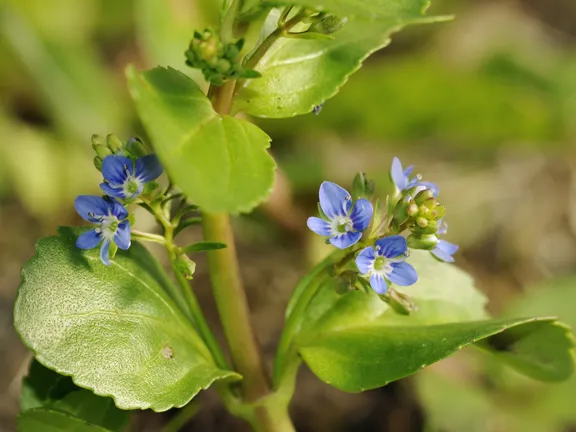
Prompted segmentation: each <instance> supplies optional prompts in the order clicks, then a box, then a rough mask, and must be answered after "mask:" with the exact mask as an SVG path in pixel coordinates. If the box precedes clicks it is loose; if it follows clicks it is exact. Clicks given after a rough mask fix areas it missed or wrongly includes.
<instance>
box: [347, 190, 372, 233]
mask: <svg viewBox="0 0 576 432" xmlns="http://www.w3.org/2000/svg"><path fill="white" fill-rule="evenodd" d="M373 212H374V207H372V203H371V202H370V201H368V200H367V199H364V198H361V199H359V200H358V201H356V204H354V209H353V210H352V214H350V219H352V226H353V227H354V229H355V230H356V231H364V230H365V229H366V228H368V225H370V221H371V220H372V213H373Z"/></svg>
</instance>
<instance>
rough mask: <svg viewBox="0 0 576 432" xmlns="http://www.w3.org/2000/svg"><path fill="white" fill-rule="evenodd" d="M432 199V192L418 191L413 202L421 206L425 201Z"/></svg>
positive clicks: (427, 190)
mask: <svg viewBox="0 0 576 432" xmlns="http://www.w3.org/2000/svg"><path fill="white" fill-rule="evenodd" d="M433 198H434V194H433V193H432V191H431V190H430V189H424V190H423V191H420V192H418V193H417V194H416V197H415V198H414V201H416V204H418V205H422V204H424V203H425V202H426V201H428V200H430V199H433Z"/></svg>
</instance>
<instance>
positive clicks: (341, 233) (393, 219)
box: [308, 158, 458, 295]
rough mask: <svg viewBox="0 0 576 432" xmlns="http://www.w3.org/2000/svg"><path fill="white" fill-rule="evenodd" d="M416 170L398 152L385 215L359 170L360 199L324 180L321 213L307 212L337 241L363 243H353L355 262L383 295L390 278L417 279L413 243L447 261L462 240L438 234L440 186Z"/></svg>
mask: <svg viewBox="0 0 576 432" xmlns="http://www.w3.org/2000/svg"><path fill="white" fill-rule="evenodd" d="M412 171H413V167H412V166H410V167H408V168H406V169H404V168H403V167H402V164H401V162H400V160H399V159H398V158H394V160H393V162H392V167H391V170H390V177H391V180H392V182H393V184H394V189H395V190H394V193H393V194H391V195H389V196H388V197H386V203H387V214H385V215H380V214H378V211H377V212H376V213H375V211H374V208H376V209H379V208H380V203H379V200H377V199H374V187H373V183H372V182H368V181H367V180H366V178H365V177H364V175H363V174H359V175H358V176H357V178H356V179H355V181H354V195H355V196H354V198H356V201H354V199H353V197H352V195H350V194H349V193H348V192H347V191H346V190H345V189H344V188H342V187H340V186H338V185H337V184H335V183H331V182H323V183H322V185H321V186H320V194H319V198H320V202H319V213H320V217H310V218H308V227H309V228H310V229H311V230H312V231H314V232H315V233H316V234H319V235H321V236H324V237H326V238H327V242H329V243H331V244H332V245H334V246H335V247H337V248H339V249H346V248H350V247H352V246H354V245H356V244H358V245H361V246H364V247H363V248H362V247H357V246H356V247H355V248H354V250H353V252H357V254H356V258H355V264H356V267H357V269H358V271H359V274H360V277H361V278H362V279H363V280H366V281H369V283H370V286H371V287H372V289H373V290H374V291H376V292H377V293H378V294H380V295H383V294H386V293H387V292H388V290H389V287H390V284H395V285H399V286H408V285H412V284H414V283H415V282H416V281H417V280H418V274H417V273H416V270H415V269H414V267H413V266H412V265H410V264H409V263H408V262H406V259H407V258H408V257H409V255H410V253H409V249H425V250H429V251H430V252H431V253H432V255H433V256H434V257H435V258H437V259H439V260H441V261H445V262H453V261H454V258H453V256H452V255H454V253H455V252H456V251H457V250H458V246H457V245H454V244H452V243H449V242H447V241H445V240H440V239H439V236H440V235H442V234H445V233H446V231H447V225H446V223H445V222H444V219H443V218H444V215H445V208H444V206H443V205H441V204H440V202H438V199H437V197H438V193H439V189H438V187H437V186H436V185H435V184H434V183H430V182H425V181H423V180H422V176H421V175H419V174H418V175H416V176H414V177H412ZM373 203H374V204H373ZM369 226H372V228H371V229H370V230H368V227H369Z"/></svg>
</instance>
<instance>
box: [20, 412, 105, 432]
mask: <svg viewBox="0 0 576 432" xmlns="http://www.w3.org/2000/svg"><path fill="white" fill-rule="evenodd" d="M18 431H19V432H62V431H66V432H109V431H108V429H105V428H103V427H100V426H97V425H93V424H90V423H88V422H85V421H83V420H80V419H78V418H76V417H73V416H71V415H69V414H66V413H63V412H60V411H55V410H50V409H46V408H34V409H32V410H29V411H26V412H24V413H22V414H20V415H19V416H18Z"/></svg>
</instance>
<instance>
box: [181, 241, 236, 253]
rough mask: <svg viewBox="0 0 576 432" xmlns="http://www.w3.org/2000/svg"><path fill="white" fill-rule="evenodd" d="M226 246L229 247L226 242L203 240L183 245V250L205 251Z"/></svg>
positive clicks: (185, 251) (186, 251) (187, 251)
mask: <svg viewBox="0 0 576 432" xmlns="http://www.w3.org/2000/svg"><path fill="white" fill-rule="evenodd" d="M226 247H227V245H226V243H220V242H209V241H201V242H197V243H192V244H190V245H188V246H185V247H183V248H182V252H184V253H191V252H204V251H209V250H218V249H224V248H226Z"/></svg>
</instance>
